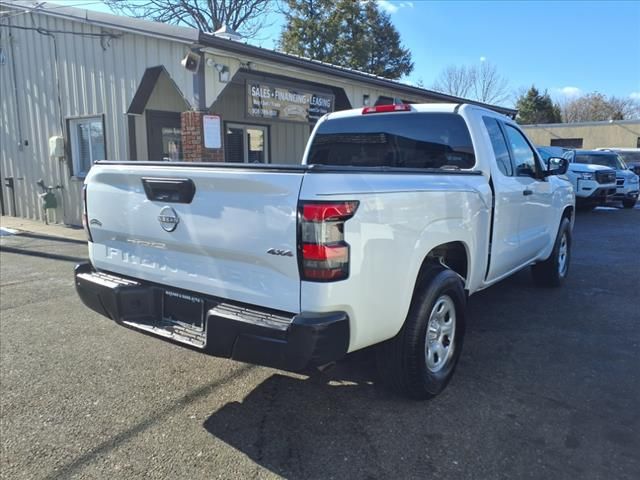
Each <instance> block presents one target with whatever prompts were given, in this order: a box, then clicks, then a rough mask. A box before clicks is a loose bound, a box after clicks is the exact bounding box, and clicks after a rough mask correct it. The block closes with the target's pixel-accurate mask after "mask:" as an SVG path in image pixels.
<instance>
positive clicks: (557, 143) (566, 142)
mask: <svg viewBox="0 0 640 480" xmlns="http://www.w3.org/2000/svg"><path fill="white" fill-rule="evenodd" d="M550 145H551V146H552V147H564V148H582V139H581V138H552V139H551V143H550Z"/></svg>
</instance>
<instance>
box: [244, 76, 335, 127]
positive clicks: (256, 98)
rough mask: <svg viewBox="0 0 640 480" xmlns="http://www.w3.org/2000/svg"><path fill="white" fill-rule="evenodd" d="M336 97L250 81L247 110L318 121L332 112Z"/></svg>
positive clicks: (263, 115)
mask: <svg viewBox="0 0 640 480" xmlns="http://www.w3.org/2000/svg"><path fill="white" fill-rule="evenodd" d="M334 101H335V97H334V96H333V95H327V94H324V93H313V92H309V91H304V90H298V89H293V88H289V87H280V86H276V85H271V84H265V83H255V82H247V110H248V112H247V113H248V114H249V116H250V117H259V118H268V119H271V120H288V121H292V122H304V123H315V122H317V121H318V119H319V118H320V117H322V116H323V115H324V114H325V113H329V112H333V104H334Z"/></svg>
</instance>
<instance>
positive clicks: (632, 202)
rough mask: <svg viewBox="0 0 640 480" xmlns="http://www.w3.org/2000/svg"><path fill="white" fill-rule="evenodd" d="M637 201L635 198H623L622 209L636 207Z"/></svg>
mask: <svg viewBox="0 0 640 480" xmlns="http://www.w3.org/2000/svg"><path fill="white" fill-rule="evenodd" d="M637 201H638V199H637V198H625V199H624V200H622V206H623V207H624V208H633V207H635V206H636V202H637Z"/></svg>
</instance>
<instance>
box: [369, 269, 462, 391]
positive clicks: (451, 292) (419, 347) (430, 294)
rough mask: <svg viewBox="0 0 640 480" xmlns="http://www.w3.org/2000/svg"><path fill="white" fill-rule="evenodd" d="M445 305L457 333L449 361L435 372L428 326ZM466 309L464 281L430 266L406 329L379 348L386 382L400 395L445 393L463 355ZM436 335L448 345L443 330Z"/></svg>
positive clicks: (415, 296) (378, 358)
mask: <svg viewBox="0 0 640 480" xmlns="http://www.w3.org/2000/svg"><path fill="white" fill-rule="evenodd" d="M445 297H448V298H449V299H450V300H451V302H449V301H448V300H446V299H445ZM443 302H444V303H445V304H446V305H447V306H448V308H449V309H450V308H453V309H454V313H455V316H453V318H449V322H451V320H452V319H453V325H452V326H451V327H450V328H451V331H452V332H455V333H453V335H452V337H453V341H451V342H450V343H449V346H448V347H447V355H446V359H445V360H444V361H443V363H442V366H441V368H440V369H437V371H434V370H435V369H434V368H430V367H428V366H427V361H428V360H427V326H428V324H429V319H430V317H431V316H432V313H433V311H435V310H436V307H440V306H442V305H443ZM465 307H466V294H465V291H464V284H463V282H462V280H461V279H460V277H459V276H458V275H457V274H456V273H455V272H453V271H452V270H449V269H446V268H444V267H442V266H440V265H437V266H429V267H428V268H427V270H426V271H425V272H423V273H422V274H421V275H420V278H419V280H418V282H417V285H416V288H415V291H414V294H413V299H412V301H411V306H410V308H409V313H408V315H407V318H406V320H405V322H404V326H403V327H402V329H401V330H400V332H399V333H398V334H397V335H396V336H395V337H394V338H392V339H391V340H388V341H386V342H384V343H382V344H380V345H379V346H378V348H377V351H376V362H377V366H378V372H379V374H380V377H381V380H382V382H383V383H384V384H386V385H387V386H388V387H390V388H391V389H393V390H395V391H396V392H398V393H400V394H402V395H404V396H407V397H410V398H414V399H418V400H424V399H428V398H431V397H434V396H436V395H438V394H439V393H440V392H442V390H443V389H444V388H445V387H446V386H447V384H448V383H449V380H451V377H452V375H453V372H454V370H455V367H456V365H457V363H458V359H459V358H460V352H461V351H462V344H463V340H464V332H465ZM443 318H444V317H443ZM443 322H444V323H446V320H444V319H443ZM444 323H443V325H444ZM434 335H440V336H441V338H443V341H446V335H445V334H443V333H441V331H440V330H438V333H437V334H435V333H434ZM449 348H450V349H451V350H450V351H449V350H448V349H449ZM436 357H437V355H434V357H433V358H436ZM443 357H444V355H443Z"/></svg>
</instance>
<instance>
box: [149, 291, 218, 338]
mask: <svg viewBox="0 0 640 480" xmlns="http://www.w3.org/2000/svg"><path fill="white" fill-rule="evenodd" d="M156 328H158V329H159V330H162V331H164V332H165V334H168V336H170V337H172V338H173V339H175V340H177V341H179V342H183V343H188V344H190V345H194V346H196V347H200V348H203V347H204V346H205V344H206V332H205V330H206V321H205V302H204V299H202V298H200V297H197V296H194V295H190V294H186V293H181V292H176V291H172V290H165V291H164V292H163V294H162V316H161V319H160V321H159V322H158V325H157V326H156Z"/></svg>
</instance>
